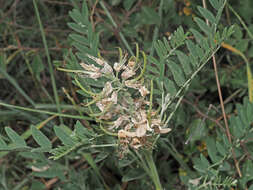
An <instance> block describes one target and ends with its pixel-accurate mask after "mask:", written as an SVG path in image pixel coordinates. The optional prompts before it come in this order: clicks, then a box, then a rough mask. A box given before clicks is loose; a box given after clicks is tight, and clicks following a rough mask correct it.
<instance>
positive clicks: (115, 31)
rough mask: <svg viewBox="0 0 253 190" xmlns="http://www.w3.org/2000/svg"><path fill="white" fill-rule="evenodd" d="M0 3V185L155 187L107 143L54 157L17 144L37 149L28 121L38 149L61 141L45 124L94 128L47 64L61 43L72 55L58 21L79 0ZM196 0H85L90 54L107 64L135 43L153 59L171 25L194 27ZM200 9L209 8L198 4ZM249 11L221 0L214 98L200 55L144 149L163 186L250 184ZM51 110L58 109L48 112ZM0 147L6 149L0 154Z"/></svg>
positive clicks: (60, 56) (76, 96)
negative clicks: (226, 33)
mask: <svg viewBox="0 0 253 190" xmlns="http://www.w3.org/2000/svg"><path fill="white" fill-rule="evenodd" d="M34 2H36V3H34ZM101 2H103V3H101ZM0 5H1V6H0V92H1V93H0V103H1V104H0V134H1V140H0V145H1V147H2V148H1V150H2V151H0V189H3V190H7V189H12V190H14V189H15V190H18V189H22V190H25V189H34V190H39V189H46V188H47V189H64V190H67V189H71V190H72V189H73V190H75V189H76V190H79V189H129V190H131V189H136V188H137V187H138V189H155V188H154V185H153V183H152V181H150V180H149V178H148V173H147V171H145V170H143V169H142V167H140V163H139V162H137V159H136V158H135V157H131V156H129V157H126V158H124V159H122V160H119V157H118V150H117V149H115V148H113V147H109V148H108V147H102V148H98V149H85V150H84V148H83V147H79V149H78V150H75V151H72V152H69V154H66V155H64V156H63V157H61V158H60V159H58V160H56V161H55V160H53V159H49V157H50V156H52V155H51V154H48V153H47V151H46V150H43V151H44V152H46V153H43V151H41V150H40V151H39V150H36V151H32V152H30V151H27V150H26V148H27V147H26V144H27V145H28V146H32V147H36V146H37V144H36V142H37V141H36V139H34V138H31V134H34V133H36V134H38V133H39V132H38V131H37V130H35V127H37V128H38V129H40V131H42V132H43V134H45V135H46V136H47V137H48V139H50V143H48V146H51V143H52V144H53V145H54V147H56V146H58V145H59V144H61V143H60V140H61V141H62V142H63V143H64V141H65V140H66V139H68V137H66V138H65V139H59V138H58V137H59V136H62V135H59V133H61V132H62V131H60V130H58V128H57V127H55V126H61V127H62V128H63V129H64V131H65V132H66V133H67V134H70V133H71V131H72V130H73V129H76V128H78V127H77V126H79V125H80V126H82V125H83V126H85V127H86V128H88V129H89V128H90V127H91V126H92V125H94V123H92V122H89V120H90V118H88V117H87V116H86V115H84V116H83V115H82V114H80V113H82V112H85V111H86V110H85V109H86V108H84V107H82V106H80V105H81V103H83V102H82V101H83V96H82V95H81V94H80V92H79V91H78V89H79V88H78V87H77V86H76V85H75V84H74V83H73V82H72V80H73V78H71V75H68V74H66V73H64V72H62V71H59V70H57V68H58V67H59V66H60V67H63V66H65V65H66V64H68V59H67V58H68V55H69V52H70V51H69V50H70V49H73V52H74V53H76V52H77V51H76V49H75V48H73V46H72V44H73V41H75V40H76V39H75V38H74V37H73V36H72V38H71V37H70V38H69V34H70V33H72V32H73V30H72V29H71V28H70V25H68V24H67V23H70V22H73V20H72V19H71V17H70V16H69V12H70V11H72V9H73V8H76V9H77V10H80V9H81V7H82V1H78V0H71V1H68V0H62V1H57V0H54V1H53V0H39V1H32V0H26V1H20V0H9V1H5V0H0ZM198 6H202V4H200V1H197V0H164V1H162V0H161V1H152V0H145V1H143V0H124V1H123V0H108V1H98V0H97V1H95V0H88V1H87V7H88V10H89V15H88V21H89V22H90V23H91V27H92V29H93V31H95V28H96V31H98V33H99V39H100V41H99V44H98V46H99V51H100V53H101V55H102V56H103V57H105V58H106V59H107V60H111V61H112V62H114V61H117V58H118V49H117V47H121V48H122V49H123V50H124V51H128V53H129V55H131V54H132V53H131V52H135V46H136V43H137V44H138V46H139V48H140V49H141V50H143V51H144V52H146V54H148V55H153V56H154V57H156V58H157V59H158V58H161V57H159V56H160V55H157V52H156V48H155V42H157V40H158V39H163V37H165V38H169V37H171V35H172V34H173V32H174V31H175V30H176V29H177V28H178V27H179V26H182V28H183V29H184V31H188V30H189V29H190V28H195V29H196V30H199V29H198V26H197V24H196V22H194V18H195V17H196V16H198V17H201V14H200V13H199V10H198ZM207 6H208V8H210V11H212V12H213V11H214V10H213V8H212V6H211V5H210V4H209V3H208V1H207ZM252 7H253V1H251V0H242V1H236V0H230V1H229V4H226V6H225V7H224V10H223V13H222V16H221V20H220V22H219V25H218V26H217V28H218V29H221V30H222V29H224V27H226V26H231V25H234V28H233V30H234V33H233V34H232V36H230V38H229V39H227V40H226V41H225V42H224V43H223V44H222V47H221V48H220V49H219V51H218V52H217V54H216V61H217V67H218V76H219V81H218V84H219V85H220V89H221V90H222V95H223V100H224V103H220V99H219V93H218V87H217V82H216V77H215V71H214V67H213V63H212V60H210V61H209V62H208V63H207V64H206V66H205V67H204V68H203V69H202V70H201V72H200V73H199V74H198V75H197V76H196V77H195V78H194V79H193V80H192V83H191V85H190V87H189V88H188V91H187V92H186V94H185V95H184V97H183V99H182V102H181V104H180V106H179V107H178V109H177V111H176V113H175V114H174V115H173V118H172V120H171V121H170V123H169V125H170V126H169V127H170V128H171V129H172V131H171V132H170V133H168V134H164V135H161V137H160V138H159V140H158V141H157V144H156V146H155V147H154V151H153V159H154V161H155V163H156V167H157V170H158V174H159V176H160V181H161V183H162V186H163V187H164V189H230V190H232V189H249V190H252V189H253V181H252V180H253V173H252V172H253V163H252V156H253V144H252V140H253V134H252V123H253V105H252V104H251V103H250V101H252V99H251V98H250V97H251V96H249V95H250V93H249V92H251V93H252V91H253V82H252V77H251V75H250V74H249V71H250V70H252V69H253V68H252V66H251V65H252V64H250V62H251V59H252V57H253V46H252V45H253V44H252V40H253V35H252V33H253V13H252ZM36 8H37V11H36ZM36 13H37V14H36ZM38 13H39V15H38ZM108 13H109V14H108ZM40 22H41V23H42V25H41V24H40ZM41 31H44V33H43V32H41ZM91 33H92V30H91ZM189 38H194V36H192V35H190V36H189ZM94 39H95V37H94ZM91 43H96V41H95V40H94V41H92V42H91ZM133 54H134V53H133ZM149 61H150V60H149ZM250 68H251V69H250ZM165 72H166V70H165ZM63 87H64V89H65V90H64V89H63ZM57 103H60V104H61V108H59V106H58V105H57ZM11 105H14V106H19V107H13V106H11ZM223 105H224V107H225V112H226V118H227V119H228V126H229V133H228V132H227V131H226V130H225V129H226V123H225V122H224V115H223V112H222V107H223ZM77 108H78V109H77ZM29 109H32V110H29ZM34 110H37V111H34ZM61 112H62V114H65V115H61V114H57V113H61ZM61 116H62V117H61ZM66 116H67V117H66ZM77 120H78V122H77ZM5 127H9V128H5ZM11 129H13V130H11ZM57 130H58V131H57ZM13 131H15V132H16V133H15V132H14V133H13ZM16 134H19V135H20V136H16ZM56 134H58V135H56ZM38 135H41V134H40V133H39V134H38ZM90 135H91V136H92V135H93V134H90ZM24 140H26V144H25V145H24ZM45 141H46V140H45ZM108 141H110V139H106V140H105V141H104V142H108ZM65 142H66V141H65ZM5 143H6V144H8V146H9V148H10V147H11V148H12V151H3V150H4V148H3V147H4V146H5ZM44 143H47V142H44ZM42 144H43V143H42ZM17 145H20V147H18V146H17ZM22 145H24V146H22ZM39 145H40V144H39ZM42 148H45V147H42ZM47 148H48V147H47ZM49 148H50V147H49ZM27 149H29V148H27ZM6 150H7V149H6ZM56 155H57V154H56Z"/></svg>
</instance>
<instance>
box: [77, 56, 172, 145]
mask: <svg viewBox="0 0 253 190" xmlns="http://www.w3.org/2000/svg"><path fill="white" fill-rule="evenodd" d="M87 56H88V58H90V59H92V60H93V61H95V63H97V64H98V66H95V65H93V64H85V63H80V65H81V66H82V68H83V69H84V70H85V73H86V74H85V77H88V78H92V79H95V80H98V79H100V78H102V77H104V78H106V79H107V82H105V85H104V88H103V90H102V91H101V92H100V93H99V94H96V95H94V96H93V100H92V103H93V104H94V105H96V107H97V108H98V110H100V113H97V114H94V113H93V114H91V116H94V117H96V121H98V122H99V123H100V124H101V127H102V128H103V130H105V131H109V132H110V133H111V134H116V135H117V136H118V138H119V142H120V144H121V146H124V147H125V148H126V149H127V148H128V146H131V147H133V148H135V149H138V148H140V147H142V146H145V145H146V144H145V143H146V141H144V140H143V139H147V138H148V137H152V136H153V135H154V134H161V133H168V132H169V131H170V130H171V129H170V128H163V123H162V121H161V118H159V113H158V111H155V110H153V109H152V89H151V90H148V88H147V87H146V86H145V84H146V83H145V82H146V81H145V80H144V77H143V74H144V72H145V68H146V56H145V54H144V53H143V62H144V65H143V68H141V65H140V63H138V62H140V61H138V59H137V58H136V57H132V58H130V59H129V60H128V61H127V55H125V56H124V57H122V58H121V59H120V61H119V63H118V62H116V63H114V65H113V67H111V66H110V65H109V64H108V63H107V62H106V61H104V60H103V59H100V58H96V57H93V56H91V55H87ZM151 86H152V85H151ZM150 88H151V87H150ZM148 96H149V98H148ZM147 99H149V100H148V101H147ZM88 104H89V105H90V103H88Z"/></svg>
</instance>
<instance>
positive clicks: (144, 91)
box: [139, 86, 149, 97]
mask: <svg viewBox="0 0 253 190" xmlns="http://www.w3.org/2000/svg"><path fill="white" fill-rule="evenodd" d="M139 92H140V93H141V96H142V97H145V96H146V95H147V94H149V91H148V89H147V88H146V87H145V86H141V88H139Z"/></svg>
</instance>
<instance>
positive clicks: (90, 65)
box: [80, 63, 100, 72]
mask: <svg viewBox="0 0 253 190" xmlns="http://www.w3.org/2000/svg"><path fill="white" fill-rule="evenodd" d="M80 65H81V67H82V68H84V69H85V70H87V71H92V72H100V69H99V68H98V67H95V66H94V65H92V64H89V65H88V64H85V63H80Z"/></svg>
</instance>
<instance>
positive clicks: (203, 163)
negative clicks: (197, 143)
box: [200, 154, 210, 169]
mask: <svg viewBox="0 0 253 190" xmlns="http://www.w3.org/2000/svg"><path fill="white" fill-rule="evenodd" d="M200 161H201V166H202V168H206V169H208V167H209V166H210V163H209V161H208V160H207V159H206V158H205V156H204V155H203V154H200Z"/></svg>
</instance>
